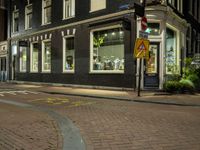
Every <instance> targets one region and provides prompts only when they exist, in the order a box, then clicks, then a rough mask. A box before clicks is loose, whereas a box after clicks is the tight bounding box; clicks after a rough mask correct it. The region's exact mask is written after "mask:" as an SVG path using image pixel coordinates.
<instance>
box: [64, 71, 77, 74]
mask: <svg viewBox="0 0 200 150" xmlns="http://www.w3.org/2000/svg"><path fill="white" fill-rule="evenodd" d="M74 73H75V71H74V70H64V71H63V74H74Z"/></svg>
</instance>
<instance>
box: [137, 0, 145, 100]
mask: <svg viewBox="0 0 200 150" xmlns="http://www.w3.org/2000/svg"><path fill="white" fill-rule="evenodd" d="M142 5H143V6H144V12H145V6H146V0H143V3H142ZM144 14H145V13H144ZM141 71H142V58H139V79H138V96H140V91H141V90H140V88H141V75H142V74H141Z"/></svg>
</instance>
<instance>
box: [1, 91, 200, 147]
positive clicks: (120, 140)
mask: <svg viewBox="0 0 200 150" xmlns="http://www.w3.org/2000/svg"><path fill="white" fill-rule="evenodd" d="M7 89H9V88H7ZM10 90H11V89H10ZM12 90H17V89H12ZM12 90H11V91H12ZM23 90H24V91H30V92H26V94H24V93H23V92H22V93H20V92H19V93H17V94H16V95H14V94H4V96H3V97H0V99H3V100H4V102H0V117H1V124H0V150H4V149H5V150H10V149H16V150H22V149H24V150H29V149H34V150H35V149H37V150H46V149H48V150H57V149H58V150H59V149H62V148H61V147H63V145H64V144H63V143H66V142H67V141H63V140H64V139H65V137H64V136H63V135H64V134H63V133H62V132H63V130H61V129H60V126H59V122H58V120H56V118H54V117H52V116H51V115H50V114H49V113H48V112H45V111H42V110H43V109H46V108H47V109H49V110H51V111H53V112H55V113H58V114H59V115H60V116H63V117H66V118H68V119H70V120H71V122H72V123H73V125H74V126H75V127H77V128H78V129H79V130H78V132H79V134H80V136H81V137H82V138H83V141H84V143H85V145H86V149H87V150H93V149H94V150H129V149H130V150H145V149H146V150H199V149H200V117H199V116H200V107H198V106H176V105H163V104H156V103H155V104H151V103H140V102H134V101H120V100H112V99H103V98H91V97H80V96H69V95H68V96H67V95H60V94H46V93H40V92H36V90H33V92H31V90H30V89H21V91H23ZM3 91H4V90H3V89H1V92H3ZM156 98H157V99H158V97H156ZM5 101H7V102H17V103H20V104H24V103H25V104H29V105H31V106H34V107H37V108H40V109H38V110H36V109H32V108H26V107H23V106H20V105H12V104H11V105H10V104H8V103H7V104H6V103H5ZM8 118H9V119H8ZM73 142H74V141H73ZM75 142H77V143H78V142H79V141H78V140H77V141H75Z"/></svg>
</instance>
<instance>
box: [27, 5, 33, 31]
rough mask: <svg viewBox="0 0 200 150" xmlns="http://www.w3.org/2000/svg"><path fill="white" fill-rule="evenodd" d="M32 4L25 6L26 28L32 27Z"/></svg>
mask: <svg viewBox="0 0 200 150" xmlns="http://www.w3.org/2000/svg"><path fill="white" fill-rule="evenodd" d="M32 11H33V9H32V5H27V6H26V8H25V29H30V28H32Z"/></svg>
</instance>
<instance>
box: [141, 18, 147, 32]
mask: <svg viewBox="0 0 200 150" xmlns="http://www.w3.org/2000/svg"><path fill="white" fill-rule="evenodd" d="M141 29H142V31H145V30H146V29H147V18H146V17H142V19H141Z"/></svg>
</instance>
